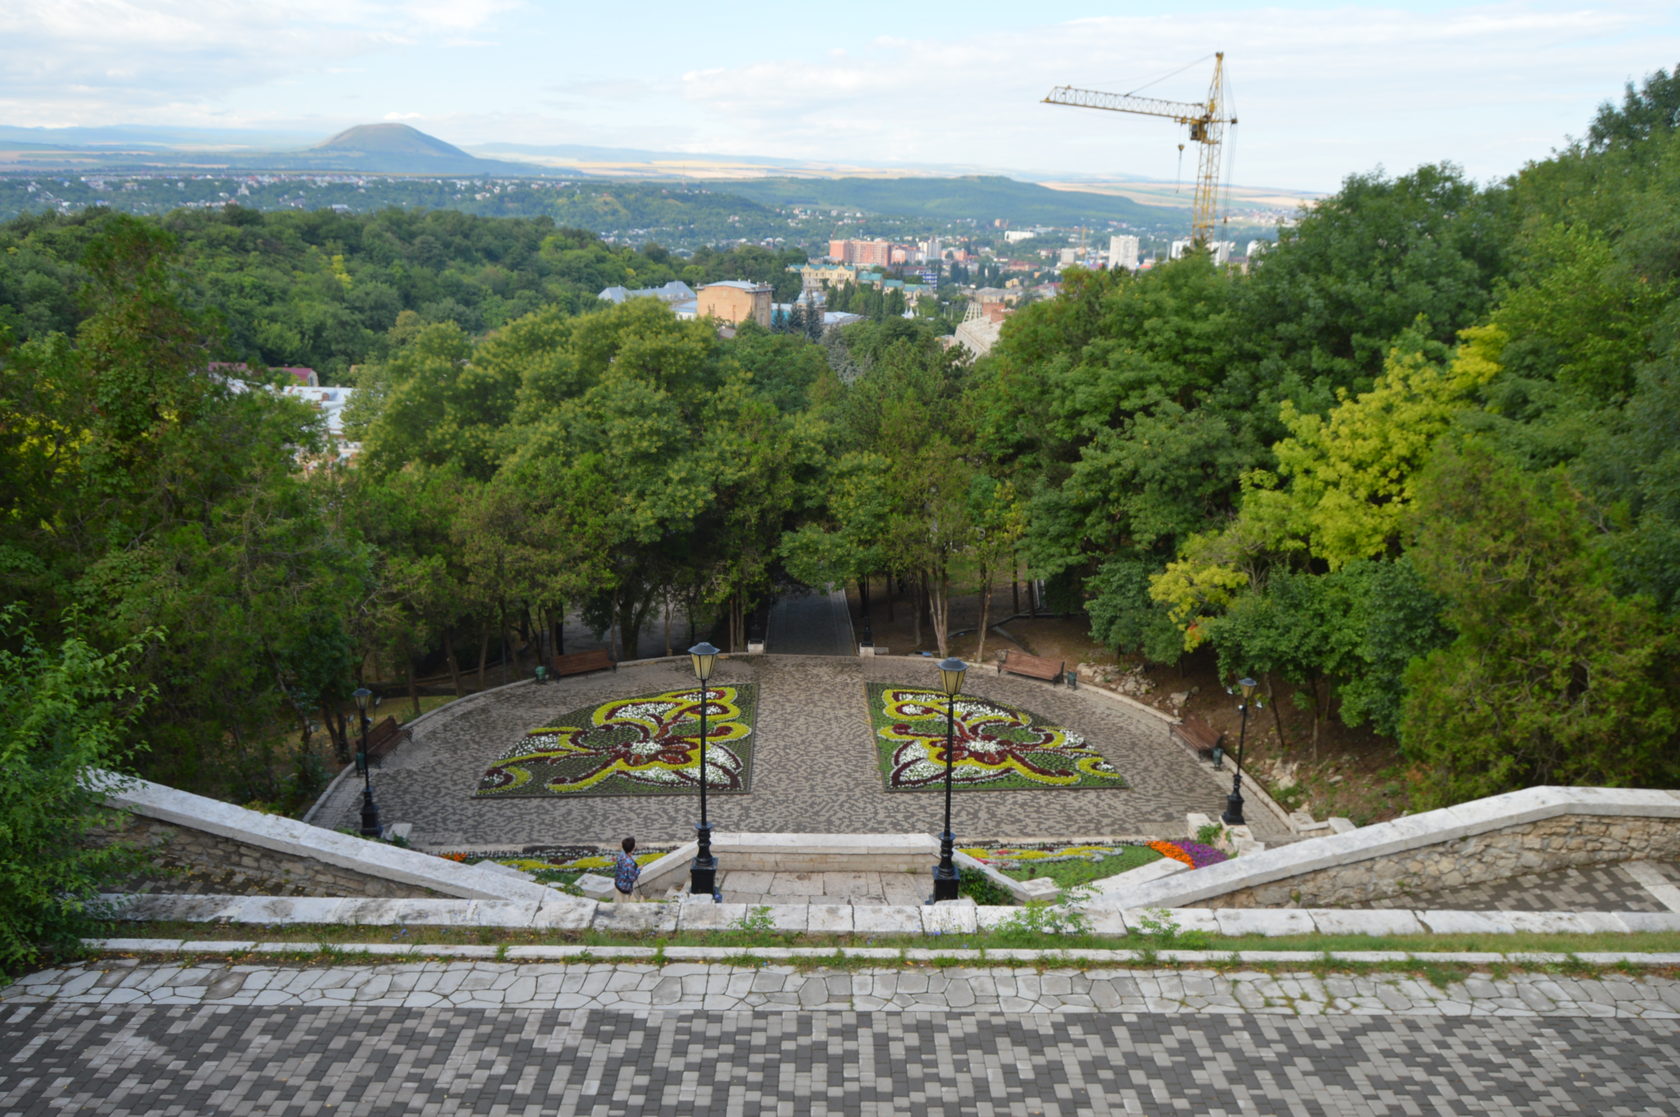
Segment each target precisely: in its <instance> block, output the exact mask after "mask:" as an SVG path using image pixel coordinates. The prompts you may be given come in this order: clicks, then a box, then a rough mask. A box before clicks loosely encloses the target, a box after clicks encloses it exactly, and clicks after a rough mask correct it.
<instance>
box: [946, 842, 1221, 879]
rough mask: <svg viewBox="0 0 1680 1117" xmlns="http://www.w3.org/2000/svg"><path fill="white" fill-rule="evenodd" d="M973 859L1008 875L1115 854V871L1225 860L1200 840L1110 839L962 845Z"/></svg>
mask: <svg viewBox="0 0 1680 1117" xmlns="http://www.w3.org/2000/svg"><path fill="white" fill-rule="evenodd" d="M963 852H964V853H966V854H968V855H969V856H970V857H972V858H974V859H975V860H977V861H984V862H985V863H986V864H988V865H990V866H992V867H993V868H994V869H998V870H1001V871H1003V872H1006V873H1010V874H1011V875H1016V874H1017V871H1021V872H1020V875H1022V876H1027V875H1030V871H1031V870H1033V869H1036V868H1038V867H1040V866H1044V865H1055V864H1065V863H1067V862H1070V861H1108V860H1110V859H1114V858H1117V859H1118V861H1117V862H1116V871H1124V870H1125V869H1133V868H1136V867H1138V866H1139V865H1147V864H1148V863H1149V862H1151V861H1159V860H1160V859H1161V858H1163V857H1170V858H1172V859H1173V860H1175V861H1182V862H1184V863H1185V864H1186V865H1189V866H1190V867H1191V868H1192V869H1199V868H1201V867H1202V866H1203V865H1212V864H1214V863H1216V862H1219V861H1224V860H1226V859H1227V858H1226V856H1225V854H1224V853H1223V852H1222V851H1220V850H1217V849H1214V848H1213V847H1212V846H1205V845H1202V844H1201V843H1200V842H1166V841H1162V842H1146V843H1143V844H1141V845H1139V844H1132V843H1128V842H1112V843H1102V844H1097V845H1090V844H1086V845H1056V844H1043V845H1026V846H998V845H978V846H970V847H966V848H964V849H963Z"/></svg>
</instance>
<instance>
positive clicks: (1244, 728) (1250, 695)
mask: <svg viewBox="0 0 1680 1117" xmlns="http://www.w3.org/2000/svg"><path fill="white" fill-rule="evenodd" d="M1259 685H1260V684H1259V683H1257V682H1255V681H1254V680H1253V679H1250V678H1248V677H1246V676H1245V677H1243V678H1241V679H1238V680H1237V687H1238V689H1240V690H1241V691H1242V703H1241V704H1240V705H1238V706H1237V709H1239V710H1241V711H1242V724H1241V727H1240V728H1239V729H1238V730H1237V771H1236V774H1235V775H1233V776H1232V777H1231V794H1229V795H1227V796H1226V797H1225V813H1224V814H1222V815H1220V816H1219V817H1220V818H1222V819H1224V820H1225V825H1227V826H1241V825H1242V824H1243V813H1242V808H1243V798H1242V774H1243V766H1242V765H1243V745H1244V743H1245V742H1247V740H1248V707H1249V706H1250V705H1259V702H1258V701H1257V700H1256V699H1255V697H1254V688H1255V687H1257V686H1259ZM1230 693H1231V694H1235V693H1237V691H1236V690H1232V691H1230Z"/></svg>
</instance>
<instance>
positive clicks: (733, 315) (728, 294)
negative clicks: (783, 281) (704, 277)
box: [696, 279, 770, 330]
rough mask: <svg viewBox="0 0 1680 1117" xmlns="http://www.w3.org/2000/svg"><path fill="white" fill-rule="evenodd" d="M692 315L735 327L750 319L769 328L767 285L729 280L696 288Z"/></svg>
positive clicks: (768, 291)
mask: <svg viewBox="0 0 1680 1117" xmlns="http://www.w3.org/2000/svg"><path fill="white" fill-rule="evenodd" d="M696 312H697V314H698V315H699V317H701V318H716V319H717V320H718V321H720V322H728V323H730V324H731V325H739V324H740V323H742V322H745V321H747V320H748V319H751V320H752V321H754V322H757V323H758V324H759V325H760V326H763V327H764V328H765V329H767V330H768V329H769V328H770V285H769V284H767V283H748V282H745V281H743V280H739V279H729V280H725V281H723V282H722V283H708V284H706V285H705V286H704V287H702V288H700V294H699V302H698V306H697V307H696Z"/></svg>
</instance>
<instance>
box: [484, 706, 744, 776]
mask: <svg viewBox="0 0 1680 1117" xmlns="http://www.w3.org/2000/svg"><path fill="white" fill-rule="evenodd" d="M705 701H706V790H707V792H708V793H709V794H712V795H729V794H737V795H738V794H743V793H745V792H746V791H748V790H749V788H750V786H751V780H752V749H753V743H754V742H753V717H754V714H755V713H756V710H757V687H756V685H755V684H753V683H741V684H738V685H735V686H716V685H713V686H709V687H707V688H706V698H705ZM699 791H700V690H699V688H698V687H693V688H689V689H686V690H672V691H666V692H665V693H663V694H645V695H639V696H637V697H634V698H624V699H619V700H617V701H613V702H605V703H602V704H601V705H599V706H586V707H584V708H583V709H580V710H573V711H571V712H570V713H567V714H564V715H562V716H561V717H560V718H559V719H557V722H556V724H555V725H553V726H551V727H547V728H543V729H533V730H531V732H529V733H527V734H525V736H523V737H521V738H520V739H519V740H518V741H517V742H516V743H515V744H514V745H513V746H512V747H511V748H509V749H508V750H507V751H506V752H504V753H503V754H502V755H501V756H499V757H497V758H496V762H495V763H494V764H492V765H491V766H490V768H489V769H488V770H486V771H485V773H484V775H483V776H482V777H480V778H479V781H478V789H477V791H476V792H474V795H475V796H476V797H479V798H496V799H513V798H542V797H547V796H560V795H688V794H699Z"/></svg>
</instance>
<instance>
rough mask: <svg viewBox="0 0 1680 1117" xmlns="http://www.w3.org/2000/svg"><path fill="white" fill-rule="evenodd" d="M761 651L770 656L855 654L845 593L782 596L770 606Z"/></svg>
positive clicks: (850, 617) (834, 591) (815, 591)
mask: <svg viewBox="0 0 1680 1117" xmlns="http://www.w3.org/2000/svg"><path fill="white" fill-rule="evenodd" d="M768 629H769V630H768V631H767V632H766V633H765V637H764V645H765V646H764V650H765V651H767V652H770V653H771V654H773V655H855V654H857V643H856V641H855V640H854V639H853V636H852V611H851V607H850V606H848V605H847V604H846V591H845V590H831V591H829V592H828V593H824V592H822V591H821V590H812V591H810V592H807V593H784V594H782V596H780V597H778V598H776V601H775V603H774V604H772V605H771V606H770V623H769V626H768Z"/></svg>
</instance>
